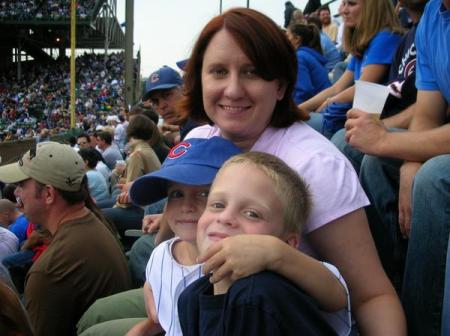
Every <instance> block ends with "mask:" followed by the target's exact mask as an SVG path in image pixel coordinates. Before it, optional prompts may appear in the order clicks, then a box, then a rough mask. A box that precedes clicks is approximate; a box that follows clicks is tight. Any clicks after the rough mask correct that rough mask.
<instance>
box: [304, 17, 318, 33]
mask: <svg viewBox="0 0 450 336" xmlns="http://www.w3.org/2000/svg"><path fill="white" fill-rule="evenodd" d="M306 22H308V24H313V25H315V26H316V27H317V29H319V31H321V30H322V21H320V19H319V18H318V17H317V16H309V17H308V19H306Z"/></svg>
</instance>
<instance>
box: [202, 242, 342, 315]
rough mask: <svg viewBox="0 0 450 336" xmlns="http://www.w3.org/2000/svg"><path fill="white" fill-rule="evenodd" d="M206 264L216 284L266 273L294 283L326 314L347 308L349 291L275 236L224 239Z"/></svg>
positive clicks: (209, 253)
mask: <svg viewBox="0 0 450 336" xmlns="http://www.w3.org/2000/svg"><path fill="white" fill-rule="evenodd" d="M249 260H251V261H252V262H249ZM204 261H205V265H204V272H205V273H206V274H207V273H209V272H211V271H213V275H212V276H211V278H210V281H211V282H213V283H215V282H218V281H220V280H222V279H224V278H229V279H231V280H232V281H236V280H238V279H240V278H243V277H246V276H248V275H250V274H255V273H258V272H261V271H263V270H266V269H267V270H271V271H273V272H276V273H278V274H280V275H282V276H284V277H285V278H287V279H289V280H291V281H293V282H294V283H295V284H296V285H297V286H298V287H299V288H301V289H302V290H304V291H305V292H306V293H308V294H309V295H310V296H311V297H313V298H314V299H315V300H317V302H318V303H319V306H320V307H321V308H322V309H323V310H325V311H330V312H333V311H337V310H340V309H343V308H345V307H346V306H347V293H346V289H345V288H344V287H343V286H342V285H341V283H340V282H339V280H338V279H337V278H336V277H335V276H334V275H333V274H332V273H331V272H330V271H329V270H328V269H327V268H326V267H325V266H324V265H323V264H322V263H321V262H319V261H317V260H315V259H313V258H311V257H309V256H307V255H306V254H304V253H302V252H300V251H297V250H296V249H295V248H293V247H291V246H289V245H288V244H286V243H285V242H283V241H281V240H280V239H278V238H276V237H273V236H268V235H248V234H246V235H238V236H233V237H229V238H226V239H223V240H222V241H220V242H218V243H217V244H214V245H212V246H211V247H210V248H209V249H208V250H207V252H206V253H205V254H204V255H202V256H201V257H200V258H199V262H204ZM293 264H295V267H293Z"/></svg>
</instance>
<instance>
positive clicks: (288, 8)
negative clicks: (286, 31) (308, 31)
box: [283, 1, 297, 28]
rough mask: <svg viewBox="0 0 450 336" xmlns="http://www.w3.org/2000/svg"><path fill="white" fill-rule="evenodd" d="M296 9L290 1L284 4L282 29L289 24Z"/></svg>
mask: <svg viewBox="0 0 450 336" xmlns="http://www.w3.org/2000/svg"><path fill="white" fill-rule="evenodd" d="M296 9H297V8H295V6H294V5H293V4H292V2H290V1H286V2H285V3H284V25H283V27H284V28H287V27H288V26H289V24H290V23H291V20H292V17H293V14H294V12H295V10H296Z"/></svg>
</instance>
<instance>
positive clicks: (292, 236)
mask: <svg viewBox="0 0 450 336" xmlns="http://www.w3.org/2000/svg"><path fill="white" fill-rule="evenodd" d="M284 241H285V242H286V243H288V245H291V246H292V247H293V248H297V247H298V245H299V244H300V235H299V234H298V233H288V234H286V236H285V239H284Z"/></svg>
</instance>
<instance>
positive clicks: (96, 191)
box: [78, 148, 109, 203]
mask: <svg viewBox="0 0 450 336" xmlns="http://www.w3.org/2000/svg"><path fill="white" fill-rule="evenodd" d="M78 154H80V156H81V157H82V158H83V160H84V165H85V170H86V176H87V179H88V188H89V193H90V194H91V196H92V198H93V199H94V200H95V202H96V203H98V202H102V201H106V200H108V199H109V185H108V184H107V182H106V180H105V177H104V176H103V175H102V173H100V172H99V171H97V170H96V167H97V164H98V160H99V157H98V155H97V150H96V149H94V148H82V149H80V150H79V151H78Z"/></svg>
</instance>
